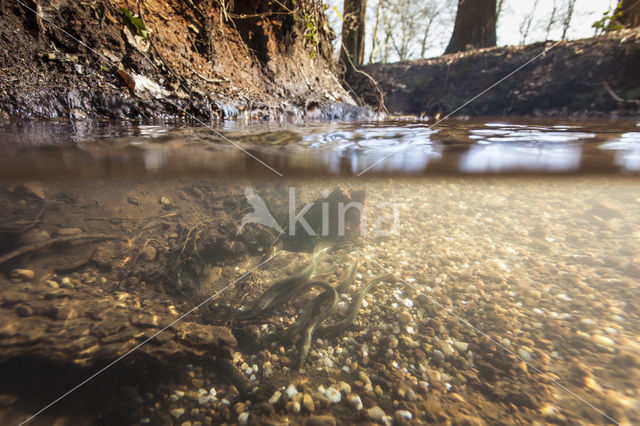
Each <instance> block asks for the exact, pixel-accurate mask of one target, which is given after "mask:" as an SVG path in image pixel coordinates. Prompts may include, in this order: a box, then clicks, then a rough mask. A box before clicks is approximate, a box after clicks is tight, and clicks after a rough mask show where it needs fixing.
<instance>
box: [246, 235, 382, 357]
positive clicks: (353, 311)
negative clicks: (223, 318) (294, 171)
mask: <svg viewBox="0 0 640 426" xmlns="http://www.w3.org/2000/svg"><path fill="white" fill-rule="evenodd" d="M348 248H353V245H352V244H351V243H344V242H343V243H337V244H333V245H331V244H327V243H322V244H321V245H318V246H317V247H316V248H315V249H314V252H313V255H312V257H311V259H310V260H309V263H308V264H307V265H305V266H304V267H302V268H301V269H300V270H299V271H298V272H296V273H294V274H293V275H291V276H290V277H287V278H284V279H282V280H279V281H277V282H276V283H275V284H273V285H272V286H271V287H269V288H268V289H267V290H266V291H265V292H264V293H263V294H262V295H261V296H260V297H258V299H257V300H256V301H255V302H253V303H252V304H251V305H249V307H247V308H246V309H244V310H243V312H241V314H240V318H241V319H251V318H254V317H256V316H257V315H259V314H261V313H264V312H267V311H271V310H273V309H275V308H277V307H280V306H284V305H286V304H287V303H288V302H290V301H291V300H294V299H296V298H297V297H298V296H300V295H301V294H303V293H306V292H308V291H310V290H311V289H313V288H318V287H319V288H321V289H322V290H323V291H322V292H321V293H320V294H318V295H317V296H315V297H314V298H313V299H311V300H309V301H308V302H307V303H306V305H305V307H304V309H303V311H302V314H301V315H300V316H299V317H298V319H297V321H296V322H295V323H294V324H293V325H291V326H290V327H289V328H287V329H285V330H282V331H280V332H277V333H273V334H271V335H270V336H268V338H269V340H273V339H279V340H282V339H284V340H292V339H294V338H295V337H296V336H298V335H299V336H300V338H299V340H298V348H299V350H298V354H297V367H298V368H301V367H302V365H303V364H304V361H305V359H306V358H307V355H308V353H309V348H310V346H311V341H312V339H313V336H314V334H315V333H316V332H318V333H322V335H325V336H333V335H336V334H338V333H341V332H343V331H344V330H346V329H347V328H348V327H349V326H350V325H351V324H353V321H354V320H355V318H356V316H357V315H358V311H359V310H360V307H361V306H362V301H363V300H364V297H365V296H366V295H367V293H369V291H371V289H372V288H373V287H374V286H375V285H376V284H378V283H380V282H382V281H389V280H393V275H392V274H388V273H385V274H382V275H378V276H377V277H374V278H373V279H371V280H370V281H369V282H368V283H367V284H365V285H364V287H363V288H362V289H361V290H360V292H359V293H358V294H357V296H356V297H355V298H354V300H353V302H352V303H351V306H350V307H349V309H348V311H347V314H346V315H345V317H344V318H343V319H341V320H339V321H336V322H334V323H331V324H323V323H324V322H325V321H326V320H327V319H329V317H331V316H332V315H333V313H334V311H335V310H336V307H337V304H338V300H339V298H340V295H341V294H345V293H346V292H347V290H348V289H349V287H350V286H351V284H352V283H353V281H354V279H355V275H356V271H357V269H358V266H359V264H360V256H359V255H358V254H356V255H355V258H354V260H353V262H352V263H351V265H350V266H349V268H348V269H347V270H345V271H344V272H343V274H342V276H341V278H340V280H339V282H338V284H337V285H336V286H335V287H334V286H332V285H331V284H330V283H329V282H328V281H327V280H326V279H324V277H325V276H327V275H331V274H333V273H334V272H335V269H331V270H329V271H324V272H323V273H319V272H317V271H316V269H317V267H318V264H319V263H320V260H321V259H322V257H323V256H324V255H326V254H327V253H329V252H332V251H336V250H339V249H348Z"/></svg>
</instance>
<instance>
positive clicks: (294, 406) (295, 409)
mask: <svg viewBox="0 0 640 426" xmlns="http://www.w3.org/2000/svg"><path fill="white" fill-rule="evenodd" d="M287 411H290V412H292V413H299V412H300V403H299V402H298V401H289V402H287Z"/></svg>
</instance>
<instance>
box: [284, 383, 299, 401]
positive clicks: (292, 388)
mask: <svg viewBox="0 0 640 426" xmlns="http://www.w3.org/2000/svg"><path fill="white" fill-rule="evenodd" d="M285 392H286V393H287V396H288V397H289V399H291V398H293V396H294V395H296V394H297V393H298V389H296V387H295V386H293V385H292V384H291V385H289V387H287V390H286V391H285Z"/></svg>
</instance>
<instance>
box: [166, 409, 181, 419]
mask: <svg viewBox="0 0 640 426" xmlns="http://www.w3.org/2000/svg"><path fill="white" fill-rule="evenodd" d="M169 414H171V415H172V416H173V418H175V419H176V420H178V419H179V418H180V416H182V415H183V414H184V408H174V409H173V410H171V411H169Z"/></svg>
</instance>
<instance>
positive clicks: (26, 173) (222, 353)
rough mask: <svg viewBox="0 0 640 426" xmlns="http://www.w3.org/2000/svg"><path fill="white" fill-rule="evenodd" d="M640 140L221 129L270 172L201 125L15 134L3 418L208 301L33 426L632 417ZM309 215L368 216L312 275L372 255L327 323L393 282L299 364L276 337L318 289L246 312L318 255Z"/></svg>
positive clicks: (402, 130)
mask: <svg viewBox="0 0 640 426" xmlns="http://www.w3.org/2000/svg"><path fill="white" fill-rule="evenodd" d="M637 129H638V126H637V124H636V123H635V122H627V121H603V122H597V121H596V122H589V123H578V122H568V121H546V122H541V121H535V122H533V121H529V123H528V124H525V123H524V122H523V121H518V120H515V121H510V122H509V123H504V122H498V120H493V119H492V120H482V121H473V120H462V121H452V122H450V123H449V124H448V125H447V126H446V127H442V128H438V129H429V128H428V124H425V123H414V122H409V123H404V122H395V123H378V124H362V123H347V124H337V123H335V124H333V123H317V124H310V125H308V126H304V127H303V126H297V127H293V126H273V125H271V126H263V125H260V126H254V127H233V126H230V127H228V128H224V129H222V130H223V131H224V134H225V135H226V136H227V137H228V138H229V139H231V140H233V141H234V142H236V143H238V144H241V145H242V147H243V148H245V149H247V150H250V152H251V153H252V154H254V155H256V156H258V157H259V158H261V159H264V160H265V161H266V160H269V161H267V163H268V164H269V165H270V166H272V167H274V168H275V169H276V170H279V171H282V173H283V174H284V175H285V176H284V177H279V176H277V175H276V174H275V173H273V172H272V171H270V170H269V169H268V168H266V167H264V166H263V165H261V164H260V163H259V162H257V161H255V160H254V159H251V158H248V157H247V156H246V154H244V153H242V152H241V151H239V150H237V149H236V148H234V147H232V146H229V145H228V144H226V143H223V141H221V139H220V137H218V136H215V135H212V132H211V131H210V130H207V129H193V128H162V127H144V126H122V127H115V128H114V127H91V128H86V129H82V128H76V129H75V130H74V129H70V128H69V127H68V126H67V125H60V126H55V125H48V126H30V127H12V128H5V130H6V131H5V135H6V137H5V139H4V141H3V143H2V144H1V147H2V148H1V149H2V157H1V159H0V163H2V164H1V165H2V167H1V168H0V170H2V178H3V179H4V180H3V181H2V184H0V203H1V204H2V205H3V206H5V208H4V209H2V210H1V211H0V320H1V321H0V336H1V337H2V338H1V339H0V373H1V374H0V376H1V377H3V378H6V380H3V381H2V382H0V423H3V424H14V423H17V422H19V421H20V420H23V419H25V418H27V417H28V416H29V415H32V414H34V413H35V412H37V411H38V410H40V409H41V408H43V407H44V406H45V405H46V404H48V403H49V402H51V401H53V400H55V399H56V398H58V397H59V396H60V395H62V394H63V393H64V392H66V391H68V390H69V389H70V388H72V387H73V386H75V385H77V384H78V383H80V382H82V381H83V380H84V379H86V378H87V377H88V376H90V375H91V374H92V373H94V372H95V371H96V370H98V369H99V368H101V367H102V366H104V365H106V364H107V362H108V361H110V360H113V359H116V358H117V357H118V356H120V355H122V354H125V353H126V352H127V351H129V350H130V349H132V348H134V347H136V346H137V345H139V344H140V343H143V342H144V341H145V339H146V338H147V337H148V336H153V335H154V334H155V333H156V332H157V331H160V330H161V329H162V328H163V327H164V326H165V325H167V324H170V323H171V322H172V321H174V320H175V319H176V318H179V316H180V315H181V314H183V313H186V312H190V310H191V309H192V308H193V307H194V306H196V305H198V304H201V303H202V302H203V301H206V300H208V299H209V298H211V300H210V301H209V302H208V303H206V304H204V305H203V306H202V307H201V308H200V309H199V310H196V311H193V312H191V313H190V314H189V315H188V316H187V317H186V318H184V319H182V320H181V321H180V324H179V325H176V326H172V327H169V328H168V329H167V330H166V331H164V332H163V333H162V334H161V335H159V336H157V337H156V338H154V340H153V343H151V342H149V343H148V344H144V345H142V346H141V347H140V348H138V349H137V350H136V353H135V354H132V355H131V356H128V357H126V358H125V359H123V360H122V361H121V363H120V364H119V365H121V367H119V368H111V369H109V370H107V371H105V372H104V373H102V374H101V375H100V378H101V379H96V380H95V381H91V382H89V383H88V384H87V385H86V386H85V387H83V388H82V389H81V390H79V391H78V392H75V393H73V394H71V395H69V397H67V398H65V399H63V400H62V401H60V403H58V404H57V405H56V406H54V407H52V408H51V409H49V410H47V411H46V412H44V413H43V414H42V415H41V417H39V419H38V421H39V422H40V424H53V423H55V422H56V421H59V422H62V420H60V419H66V420H64V421H66V422H71V423H73V424H81V423H85V424H100V423H102V424H105V423H106V424H171V423H173V424H183V423H184V422H186V421H190V422H192V424H193V423H194V422H202V423H203V424H207V423H211V424H219V423H223V422H227V423H231V424H236V423H241V422H242V421H243V419H245V418H246V417H248V418H249V419H250V421H254V420H255V421H261V420H265V421H268V422H272V423H274V422H275V423H284V422H289V423H292V424H300V423H304V422H305V421H307V420H308V419H309V418H311V417H312V416H318V415H320V416H330V417H332V418H333V420H334V421H335V422H336V423H337V424H351V423H354V422H358V421H363V419H366V418H370V419H374V420H375V421H378V422H381V423H385V422H386V423H390V422H393V423H394V424H402V423H403V422H406V420H407V419H408V417H409V416H410V417H411V419H412V420H414V421H416V422H417V423H418V424H420V423H421V422H423V423H424V422H427V423H434V422H435V423H452V424H474V425H475V424H480V425H482V424H496V423H499V422H504V423H521V424H531V423H534V422H539V423H543V424H544V423H551V424H612V423H619V424H638V423H639V422H640V415H639V414H638V413H640V388H639V387H638V383H640V356H639V354H640V314H639V312H640V286H639V285H638V279H640V258H638V253H640V195H639V194H640V191H639V189H640V185H639V181H638V180H637V179H636V178H635V174H636V173H637V172H638V153H637V148H636V145H637V144H638V143H639V141H638V130H637ZM396 150H398V152H397V153H395V154H394V155H392V156H391V157H389V158H388V161H384V162H381V163H380V166H379V167H373V168H372V169H371V170H369V171H368V172H367V173H365V174H364V175H362V176H361V177H359V178H356V177H353V175H354V174H357V173H359V172H360V171H362V170H365V169H366V168H367V167H369V166H371V165H372V164H374V163H375V162H376V161H378V160H379V159H381V158H384V156H385V155H387V154H389V153H393V152H394V151H396ZM396 156H397V157H396ZM369 172H371V173H369ZM518 172H524V175H522V176H514V174H517V173H518ZM403 173H405V174H406V176H403ZM502 173H505V174H506V175H503V174H502ZM558 173H560V174H558ZM387 174H389V175H387ZM415 174H418V175H423V174H424V175H427V176H425V177H424V178H415V176H414V175H415ZM477 174H480V176H476V175H477ZM574 174H575V176H573V175H574ZM310 175H312V176H310ZM569 175H571V176H569ZM629 175H630V176H631V177H629ZM58 177H63V178H64V179H56V178H58ZM160 178H162V179H160ZM336 188H339V190H338V191H335V189H336ZM334 191H335V192H334ZM332 192H333V195H332ZM327 194H329V195H327ZM259 200H262V201H263V202H264V206H265V207H266V208H267V210H268V212H269V214H270V215H271V216H272V218H273V222H270V220H269V217H268V216H265V215H264V214H262V213H264V212H262V213H261V211H262V210H261V204H260V202H259ZM309 202H313V203H314V205H315V206H316V208H315V210H314V208H313V206H312V207H311V208H310V210H309V211H307V213H305V214H304V216H303V217H304V218H307V219H308V221H309V222H310V224H311V226H312V228H313V230H315V233H316V234H318V235H323V234H324V230H325V218H326V230H327V233H329V234H331V235H333V234H332V233H333V232H335V230H336V229H339V228H340V214H339V212H340V210H339V208H340V206H339V203H340V202H342V203H344V204H347V203H349V202H354V203H356V204H358V203H360V204H359V205H360V206H361V210H358V205H355V206H354V208H355V210H351V213H353V212H356V211H357V212H358V215H356V216H357V217H358V218H359V222H357V221H354V216H353V215H346V214H345V215H344V217H345V219H344V222H345V223H346V225H345V226H346V228H347V230H348V231H349V232H347V234H348V241H350V242H351V245H349V246H345V247H342V248H338V249H336V251H335V252H331V253H329V254H328V255H326V256H325V257H323V258H322V259H321V261H319V263H318V265H317V267H316V272H318V273H319V274H320V276H321V278H322V279H325V278H326V280H327V281H328V282H329V284H330V285H331V286H334V287H337V285H338V283H339V282H340V280H341V279H342V278H343V276H344V274H345V271H348V270H349V268H350V266H351V265H353V264H354V262H355V261H357V262H358V263H357V264H356V265H357V269H356V271H355V275H354V276H353V280H352V281H351V282H350V285H349V286H348V287H347V288H346V289H344V290H340V296H339V297H340V299H339V302H338V303H336V306H335V307H334V309H335V310H334V311H333V312H332V315H331V317H330V318H328V320H327V322H333V321H337V320H339V319H341V318H343V317H345V316H346V314H347V312H348V310H349V307H350V306H352V304H353V303H354V301H355V300H358V297H359V295H360V292H361V291H362V289H363V288H364V286H365V285H366V284H367V283H368V282H370V281H371V280H372V279H373V278H374V277H377V276H378V275H379V274H382V273H386V274H391V276H393V279H392V278H390V277H388V278H387V279H386V280H385V281H383V282H381V283H379V284H377V285H375V286H374V287H373V288H372V289H371V290H370V292H369V293H368V294H367V295H366V296H364V297H363V300H364V302H362V304H361V306H360V308H359V309H358V311H357V312H358V313H357V316H356V317H355V319H354V320H353V321H352V322H351V323H350V324H349V326H348V327H347V328H346V329H344V330H342V331H341V332H339V333H335V334H329V335H320V333H318V334H317V335H314V336H313V339H311V341H310V344H309V351H308V355H307V357H306V358H305V359H304V362H303V364H302V369H298V365H297V362H296V360H297V357H298V356H299V353H300V347H301V343H302V341H301V337H300V336H299V335H294V336H292V337H291V338H285V339H275V340H274V336H276V335H277V333H282V332H283V331H284V330H286V329H289V328H290V327H292V326H295V324H296V323H297V322H298V321H300V320H301V318H302V317H303V315H304V311H305V309H306V308H308V306H309V305H308V304H309V303H310V301H312V300H314V299H313V298H314V297H316V296H318V295H320V294H323V293H322V292H323V289H322V288H311V289H307V290H306V291H305V292H303V293H301V294H298V295H297V296H296V297H294V298H293V300H291V301H290V302H289V303H284V304H282V305H281V306H280V305H279V306H277V308H276V309H274V310H273V312H265V313H262V314H260V315H258V316H256V317H255V318H251V319H246V318H242V315H241V314H240V312H242V309H243V308H246V307H247V306H252V303H253V302H255V301H257V300H259V298H260V296H261V295H262V294H265V292H266V291H267V290H268V289H269V288H270V287H271V286H272V285H273V284H274V283H275V282H278V280H280V279H282V278H284V277H287V276H291V275H294V274H296V273H297V272H298V271H299V270H300V268H302V267H304V266H305V265H306V264H307V263H308V262H309V260H310V254H309V250H311V249H312V248H313V246H314V244H315V243H316V240H317V239H318V238H317V237H313V236H310V235H309V233H308V232H307V231H306V230H304V229H303V228H304V227H302V226H298V225H300V224H299V223H298V225H296V222H295V215H296V214H298V213H300V212H301V211H303V208H304V206H305V205H306V203H309ZM324 203H327V210H326V211H327V213H326V214H325V210H324ZM291 209H293V216H294V222H293V223H294V225H293V227H291V225H289V226H287V224H289V223H290V221H291V219H292V212H291ZM277 226H279V227H281V229H283V231H284V233H285V234H286V235H285V236H280V237H277V234H278V232H277V228H276V227H277ZM291 228H293V229H295V231H296V232H295V235H289V234H290V229H291ZM338 236H339V235H338ZM334 237H335V235H334ZM280 243H281V244H280ZM274 247H275V248H276V250H279V249H280V248H281V249H282V251H281V252H279V251H276V252H277V253H278V255H277V257H275V258H273V259H271V260H269V261H268V262H267V263H264V264H263V263H262V262H264V261H265V259H267V257H266V255H267V254H271V253H273V250H272V249H273V248H274ZM358 259H359V260H358ZM317 309H320V310H322V309H329V306H328V305H327V304H323V305H319V306H318V307H317ZM316 314H317V313H316ZM219 359H227V360H229V361H230V363H231V364H232V366H233V367H232V368H233V369H235V371H236V373H237V374H236V376H237V375H238V374H239V375H240V377H241V379H237V377H236V378H235V379H234V378H233V377H234V374H232V373H230V369H229V367H228V366H227V367H224V368H223V367H221V366H220V364H219V363H217V361H218V360H219ZM81 366H88V368H86V369H82V368H81ZM211 389H213V391H212V390H211ZM203 391H204V393H203ZM278 395H279V396H278ZM296 395H298V396H296ZM305 395H306V396H305ZM309 399H310V400H311V401H312V402H313V405H311V404H310V403H309ZM305 400H306V403H305ZM296 403H297V404H298V405H296ZM310 407H313V409H311V408H310ZM376 407H377V409H376ZM325 421H329V423H331V421H330V420H328V419H326V418H325ZM36 424H37V423H36Z"/></svg>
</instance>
